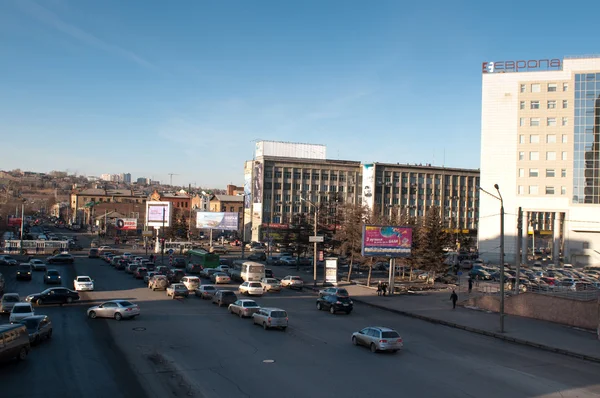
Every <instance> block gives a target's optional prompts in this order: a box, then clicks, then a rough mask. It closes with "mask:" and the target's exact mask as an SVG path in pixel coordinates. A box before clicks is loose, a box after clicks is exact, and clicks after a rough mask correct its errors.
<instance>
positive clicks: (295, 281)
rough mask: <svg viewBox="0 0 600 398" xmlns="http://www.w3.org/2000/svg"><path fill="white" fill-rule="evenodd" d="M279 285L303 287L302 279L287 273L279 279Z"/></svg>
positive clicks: (292, 287)
mask: <svg viewBox="0 0 600 398" xmlns="http://www.w3.org/2000/svg"><path fill="white" fill-rule="evenodd" d="M281 287H289V288H290V289H299V290H302V288H303V287H304V281H303V280H302V278H300V277H299V276H293V275H288V276H286V277H285V278H283V279H282V280H281Z"/></svg>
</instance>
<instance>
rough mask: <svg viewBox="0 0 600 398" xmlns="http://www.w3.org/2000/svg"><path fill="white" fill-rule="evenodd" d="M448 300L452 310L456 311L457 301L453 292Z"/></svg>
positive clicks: (456, 296)
mask: <svg viewBox="0 0 600 398" xmlns="http://www.w3.org/2000/svg"><path fill="white" fill-rule="evenodd" d="M450 300H452V309H453V310H455V309H456V302H457V301H458V294H456V292H455V291H454V290H452V294H451V295H450Z"/></svg>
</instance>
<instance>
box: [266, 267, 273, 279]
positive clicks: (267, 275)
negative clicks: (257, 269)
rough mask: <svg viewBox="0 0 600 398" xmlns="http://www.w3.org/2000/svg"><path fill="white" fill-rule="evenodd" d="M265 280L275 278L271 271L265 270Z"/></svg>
mask: <svg viewBox="0 0 600 398" xmlns="http://www.w3.org/2000/svg"><path fill="white" fill-rule="evenodd" d="M265 278H275V277H274V276H273V270H272V269H269V268H265Z"/></svg>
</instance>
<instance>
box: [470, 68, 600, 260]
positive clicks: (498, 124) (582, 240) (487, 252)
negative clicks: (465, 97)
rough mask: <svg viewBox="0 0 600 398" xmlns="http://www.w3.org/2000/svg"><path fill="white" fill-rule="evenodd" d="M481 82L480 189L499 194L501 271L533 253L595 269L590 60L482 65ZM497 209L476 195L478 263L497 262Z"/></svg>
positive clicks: (599, 134) (599, 102) (597, 178)
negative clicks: (480, 259) (502, 249)
mask: <svg viewBox="0 0 600 398" xmlns="http://www.w3.org/2000/svg"><path fill="white" fill-rule="evenodd" d="M482 72H483V77H482V123H481V124H482V132H481V186H482V188H483V189H486V190H488V191H493V192H492V193H494V194H496V193H497V192H496V190H495V189H494V184H498V185H499V191H500V193H501V195H502V198H503V202H504V207H505V212H506V216H505V219H504V222H505V253H506V257H505V261H508V262H513V261H517V259H520V260H521V261H523V262H524V261H526V260H527V255H528V253H530V252H531V251H532V250H540V249H542V250H547V251H551V252H552V258H553V262H555V263H557V262H558V261H559V257H563V258H564V261H565V262H568V263H573V264H578V265H586V264H598V263H600V206H599V205H600V58H599V57H581V58H565V59H563V60H560V59H553V60H531V61H503V62H495V63H494V62H486V63H484V64H483V68H482ZM499 208H500V202H499V201H498V200H497V199H495V198H493V197H492V196H491V195H486V194H482V196H481V206H480V217H479V220H480V221H479V244H480V251H481V253H482V256H484V257H487V258H499V257H498V256H499V241H500V239H499V235H500V233H499V225H500V220H499ZM519 208H521V209H522V211H523V233H522V235H521V236H519V233H518V229H517V227H518V220H517V215H518V210H519ZM518 243H520V244H521V248H524V250H521V251H520V252H518Z"/></svg>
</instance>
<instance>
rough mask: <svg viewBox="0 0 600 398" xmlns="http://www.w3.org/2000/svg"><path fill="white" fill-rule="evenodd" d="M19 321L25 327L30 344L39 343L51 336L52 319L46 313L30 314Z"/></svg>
mask: <svg viewBox="0 0 600 398" xmlns="http://www.w3.org/2000/svg"><path fill="white" fill-rule="evenodd" d="M19 323H20V324H22V325H25V327H26V328H27V333H28V334H29V342H30V343H31V344H39V343H40V342H41V341H42V339H50V338H51V337H52V321H51V320H50V318H49V317H48V316H47V315H34V316H30V317H27V318H23V319H21V320H20V321H19Z"/></svg>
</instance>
